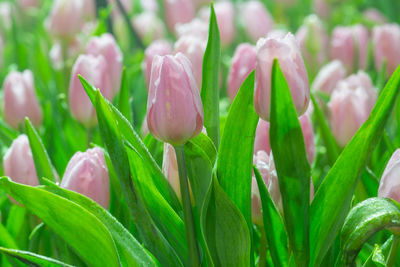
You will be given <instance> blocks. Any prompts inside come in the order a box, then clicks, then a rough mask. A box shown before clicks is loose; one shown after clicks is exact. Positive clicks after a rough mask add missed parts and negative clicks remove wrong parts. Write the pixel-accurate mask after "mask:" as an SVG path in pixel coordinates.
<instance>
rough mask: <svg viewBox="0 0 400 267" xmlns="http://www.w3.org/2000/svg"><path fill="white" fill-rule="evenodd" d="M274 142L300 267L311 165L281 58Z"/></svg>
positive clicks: (274, 87)
mask: <svg viewBox="0 0 400 267" xmlns="http://www.w3.org/2000/svg"><path fill="white" fill-rule="evenodd" d="M271 76H272V81H271V82H272V83H271V121H270V134H269V136H270V142H271V149H272V153H273V155H274V163H275V167H276V170H277V173H278V180H279V188H280V191H281V194H282V203H283V210H284V217H285V225H286V230H287V232H288V236H289V244H290V248H291V249H292V251H293V253H294V257H295V261H296V264H297V265H298V266H306V265H308V261H309V246H310V242H309V209H310V204H309V203H310V180H311V173H310V166H309V164H308V160H307V154H306V148H305V145H304V138H303V133H302V130H301V126H300V123H299V120H298V118H297V116H298V115H297V112H296V109H295V107H294V104H293V100H292V95H291V93H290V89H289V86H288V84H287V82H286V79H285V76H284V75H283V72H282V70H281V69H280V67H279V62H278V60H277V59H275V60H274V63H273V66H272V75H271Z"/></svg>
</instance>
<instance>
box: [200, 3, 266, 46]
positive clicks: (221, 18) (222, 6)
mask: <svg viewBox="0 0 400 267" xmlns="http://www.w3.org/2000/svg"><path fill="white" fill-rule="evenodd" d="M214 10H215V15H216V17H217V23H218V29H219V33H220V37H221V45H222V46H227V45H229V44H231V43H232V42H233V39H234V38H235V33H236V29H235V9H234V7H233V4H232V3H231V2H229V1H221V2H216V3H215V4H214ZM200 17H201V18H202V19H203V20H204V21H206V22H207V23H208V21H209V20H210V8H209V7H205V8H202V9H201V10H200ZM263 26H265V25H263Z"/></svg>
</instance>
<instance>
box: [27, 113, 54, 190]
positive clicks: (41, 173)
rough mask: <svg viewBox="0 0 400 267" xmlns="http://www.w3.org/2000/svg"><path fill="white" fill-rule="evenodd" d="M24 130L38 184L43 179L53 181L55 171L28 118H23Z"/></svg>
mask: <svg viewBox="0 0 400 267" xmlns="http://www.w3.org/2000/svg"><path fill="white" fill-rule="evenodd" d="M25 129H26V134H27V135H28V139H29V145H30V147H31V150H32V156H33V161H34V163H35V169H36V173H37V176H38V178H39V181H40V183H42V178H43V177H46V178H48V179H50V180H52V181H55V176H54V172H55V169H54V168H53V166H52V164H51V161H50V158H49V155H48V154H47V152H46V149H45V147H44V145H43V142H42V140H41V139H40V137H39V135H38V133H37V132H36V130H35V128H34V127H33V125H32V123H31V121H30V120H29V118H25Z"/></svg>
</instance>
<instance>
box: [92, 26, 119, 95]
mask: <svg viewBox="0 0 400 267" xmlns="http://www.w3.org/2000/svg"><path fill="white" fill-rule="evenodd" d="M86 54H88V55H94V56H99V55H102V56H103V57H104V59H105V60H106V62H107V64H108V68H109V73H110V75H111V86H112V91H113V94H114V95H115V94H117V93H118V92H119V89H120V84H121V75H122V52H121V49H120V48H119V46H118V44H117V42H116V41H115V39H114V37H113V36H112V35H111V34H109V33H105V34H103V35H101V36H100V37H92V38H91V39H90V40H89V43H88V44H87V46H86Z"/></svg>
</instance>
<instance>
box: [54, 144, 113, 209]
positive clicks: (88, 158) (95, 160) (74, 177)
mask: <svg viewBox="0 0 400 267" xmlns="http://www.w3.org/2000/svg"><path fill="white" fill-rule="evenodd" d="M61 187H63V188H66V189H68V190H71V191H75V192H77V193H80V194H82V195H85V196H87V197H89V198H91V199H92V200H94V201H96V202H97V203H98V204H100V205H101V206H103V207H104V208H105V209H108V206H109V204H110V181H109V177H108V169H107V165H106V162H105V160H104V154H103V151H102V150H101V149H100V148H98V147H95V148H92V149H88V150H86V152H77V153H75V155H74V156H73V157H72V158H71V159H70V161H69V162H68V165H67V168H66V169H65V172H64V176H63V179H62V181H61Z"/></svg>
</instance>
